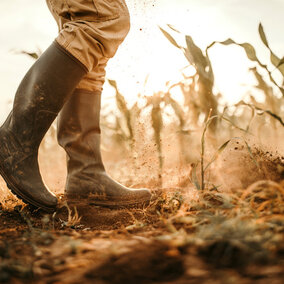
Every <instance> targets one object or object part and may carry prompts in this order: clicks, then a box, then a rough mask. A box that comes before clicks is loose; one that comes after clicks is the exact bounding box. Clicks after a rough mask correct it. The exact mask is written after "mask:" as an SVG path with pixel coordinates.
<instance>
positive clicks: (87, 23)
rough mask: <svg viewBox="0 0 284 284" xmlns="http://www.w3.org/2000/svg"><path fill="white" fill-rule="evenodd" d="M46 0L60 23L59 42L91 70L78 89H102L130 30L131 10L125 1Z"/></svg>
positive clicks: (57, 39)
mask: <svg viewBox="0 0 284 284" xmlns="http://www.w3.org/2000/svg"><path fill="white" fill-rule="evenodd" d="M46 2H47V5H48V7H49V9H50V11H51V13H52V15H53V17H54V18H55V20H56V22H57V24H58V28H59V35H58V37H57V38H56V41H57V42H58V43H59V44H60V45H61V46H62V47H64V48H65V49H66V50H68V51H69V52H70V53H71V54H72V55H73V56H75V57H76V58H77V59H78V60H79V61H80V62H82V63H83V64H84V65H85V66H86V67H87V69H88V70H89V72H88V74H87V75H86V76H85V77H84V78H83V79H82V81H81V82H80V83H79V85H78V86H77V88H78V89H84V90H88V91H101V90H102V86H103V84H104V81H105V67H106V64H107V62H108V60H109V58H111V57H113V56H114V55H115V53H116V51H117V49H118V47H119V45H120V44H121V43H122V42H123V40H124V38H125V37H126V35H127V33H128V31H129V27H130V20H129V12H128V9H127V6H126V4H125V2H124V0H46Z"/></svg>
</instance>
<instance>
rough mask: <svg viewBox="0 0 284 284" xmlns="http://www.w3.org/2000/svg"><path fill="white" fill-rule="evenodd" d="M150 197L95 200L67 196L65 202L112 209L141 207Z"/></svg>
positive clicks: (147, 203)
mask: <svg viewBox="0 0 284 284" xmlns="http://www.w3.org/2000/svg"><path fill="white" fill-rule="evenodd" d="M150 201H151V199H149V198H147V199H140V200H135V201H133V200H131V201H128V202H127V201H118V200H95V199H93V200H92V199H90V198H82V197H81V198H78V196H77V197H68V196H67V202H68V204H70V205H72V206H76V205H78V206H80V205H81V204H86V203H87V204H88V205H91V206H102V207H108V208H113V209H119V208H141V207H144V206H148V205H149V204H150Z"/></svg>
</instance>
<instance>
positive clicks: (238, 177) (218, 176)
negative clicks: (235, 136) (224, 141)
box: [212, 140, 284, 190]
mask: <svg viewBox="0 0 284 284" xmlns="http://www.w3.org/2000/svg"><path fill="white" fill-rule="evenodd" d="M213 171H214V173H212V182H214V184H220V185H221V187H222V189H223V190H236V189H241V188H246V187H248V186H249V185H250V184H252V183H254V182H256V181H259V180H272V181H275V182H279V181H281V180H282V179H284V156H283V155H281V154H280V153H278V152H275V151H272V150H269V149H265V147H264V146H259V145H257V144H252V145H251V144H250V143H249V142H244V141H241V140H233V141H231V142H230V143H229V145H228V146H227V148H226V149H225V150H224V152H223V153H222V154H221V155H220V157H219V159H218V160H217V161H216V165H215V167H214V168H213Z"/></svg>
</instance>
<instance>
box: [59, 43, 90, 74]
mask: <svg viewBox="0 0 284 284" xmlns="http://www.w3.org/2000/svg"><path fill="white" fill-rule="evenodd" d="M54 44H55V45H56V47H57V48H58V49H60V50H61V51H62V52H64V53H65V54H66V55H68V56H69V57H70V58H71V59H72V60H74V61H75V62H77V63H78V64H79V65H80V66H81V67H82V68H83V69H84V70H85V72H86V73H87V72H88V68H87V66H86V65H85V64H83V63H82V61H80V60H79V59H78V58H77V57H76V56H75V55H74V54H72V53H71V52H70V51H69V50H67V48H65V47H64V46H62V45H61V44H60V43H59V42H58V41H57V40H54Z"/></svg>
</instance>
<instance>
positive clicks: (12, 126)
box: [0, 42, 87, 211]
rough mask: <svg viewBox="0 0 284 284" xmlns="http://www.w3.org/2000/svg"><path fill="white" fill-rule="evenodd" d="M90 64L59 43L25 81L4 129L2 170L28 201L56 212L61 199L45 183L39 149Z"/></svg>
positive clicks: (1, 133)
mask: <svg viewBox="0 0 284 284" xmlns="http://www.w3.org/2000/svg"><path fill="white" fill-rule="evenodd" d="M86 72H87V70H86V68H85V67H84V66H83V65H82V64H81V63H80V62H79V61H78V60H77V59H76V58H75V57H73V56H72V55H71V54H70V53H68V52H67V51H66V50H65V49H63V48H62V47H61V46H60V45H59V44H58V43H56V42H54V43H53V44H52V45H51V46H50V47H49V48H48V49H47V50H46V51H45V52H44V53H43V54H42V56H41V57H40V58H39V59H38V60H37V61H36V62H35V63H34V65H33V66H32V67H31V68H30V70H29V71H28V73H27V74H26V76H25V77H24V79H23V80H22V82H21V84H20V86H19V88H18V90H17V92H16V95H15V99H14V105H13V109H12V111H11V113H10V114H9V116H8V118H7V119H6V121H5V122H4V124H3V125H2V127H1V128H0V174H1V176H2V177H3V178H4V180H5V181H6V183H7V186H8V187H9V188H10V190H11V191H12V192H13V193H14V194H15V195H17V196H18V197H19V198H20V199H22V200H23V201H24V202H26V203H30V204H32V205H34V206H36V207H40V208H42V209H44V210H46V211H53V210H54V209H55V207H56V204H57V199H56V197H55V195H54V194H52V193H51V192H50V191H49V190H48V189H47V188H46V186H45V185H44V183H43V181H42V178H41V175H40V172H39V165H38V148H39V145H40V142H41V141H42V139H43V137H44V135H45V133H46V132H47V130H48V128H49V127H50V125H51V123H52V122H53V121H54V119H55V117H56V116H57V114H58V112H59V111H60V109H61V108H62V107H63V105H64V103H65V102H66V100H67V98H69V97H70V95H71V94H72V92H73V91H74V89H75V87H76V85H77V84H78V83H79V82H80V80H81V79H82V77H83V76H84V75H85V74H86Z"/></svg>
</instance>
